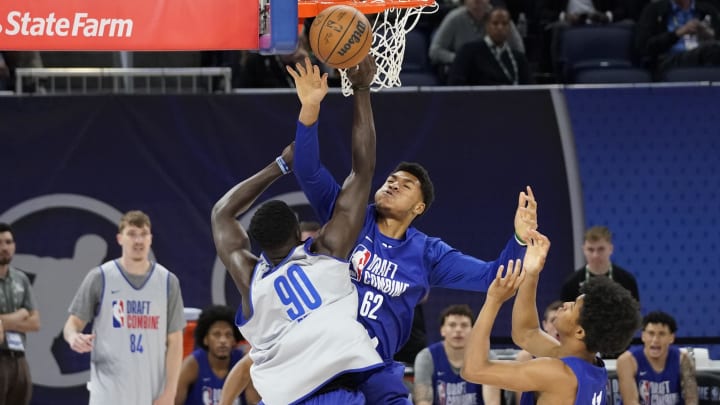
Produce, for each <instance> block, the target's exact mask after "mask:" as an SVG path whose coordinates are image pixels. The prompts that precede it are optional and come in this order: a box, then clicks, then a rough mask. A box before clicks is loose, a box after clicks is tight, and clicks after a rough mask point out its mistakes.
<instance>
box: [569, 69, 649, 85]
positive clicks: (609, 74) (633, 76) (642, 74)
mask: <svg viewBox="0 0 720 405" xmlns="http://www.w3.org/2000/svg"><path fill="white" fill-rule="evenodd" d="M574 82H575V83H585V84H603V83H608V84H609V83H649V82H652V76H651V75H650V72H648V71H647V70H645V69H641V68H635V67H624V66H623V67H618V66H614V67H595V68H589V69H581V70H578V71H577V72H576V73H575V80H574Z"/></svg>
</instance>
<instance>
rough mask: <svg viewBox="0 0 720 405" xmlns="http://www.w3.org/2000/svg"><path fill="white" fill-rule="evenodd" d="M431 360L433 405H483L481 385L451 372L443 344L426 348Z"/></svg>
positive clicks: (439, 343)
mask: <svg viewBox="0 0 720 405" xmlns="http://www.w3.org/2000/svg"><path fill="white" fill-rule="evenodd" d="M428 349H429V350H430V355H432V359H433V374H432V387H433V404H434V405H450V404H455V405H484V404H485V403H484V402H483V399H482V385H479V384H473V383H470V382H467V381H465V380H463V379H462V377H460V375H459V374H457V373H456V372H455V370H453V368H452V366H451V365H450V362H449V361H448V358H447V354H446V353H445V348H444V347H443V342H438V343H433V344H431V345H430V346H428Z"/></svg>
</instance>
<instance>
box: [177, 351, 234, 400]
mask: <svg viewBox="0 0 720 405" xmlns="http://www.w3.org/2000/svg"><path fill="white" fill-rule="evenodd" d="M192 355H193V357H194V358H195V361H197V363H198V378H197V380H195V383H194V384H193V385H191V386H190V391H189V392H188V396H187V399H186V400H185V405H217V404H219V403H220V392H221V391H222V387H223V384H224V383H225V378H218V376H217V375H215V373H214V372H213V370H212V368H211V367H210V361H209V360H208V353H207V352H206V351H205V350H203V349H197V350H195V351H194V352H193V353H192ZM242 356H243V352H242V351H241V350H239V349H234V350H233V351H232V352H231V353H230V367H229V368H228V372H230V369H232V368H233V366H234V365H235V364H236V363H237V362H238V361H240V359H241V358H242ZM233 404H240V405H245V404H246V402H245V396H244V395H241V396H240V400H239V401H236V402H233Z"/></svg>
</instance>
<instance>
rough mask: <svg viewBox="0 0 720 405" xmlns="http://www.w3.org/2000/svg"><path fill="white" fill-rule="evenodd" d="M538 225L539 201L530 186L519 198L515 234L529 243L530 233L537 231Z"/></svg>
mask: <svg viewBox="0 0 720 405" xmlns="http://www.w3.org/2000/svg"><path fill="white" fill-rule="evenodd" d="M537 227H538V223H537V201H535V195H534V194H533V192H532V189H531V188H530V186H527V189H526V191H521V192H520V195H519V196H518V207H517V211H515V234H516V235H517V236H518V237H519V238H520V239H522V241H523V242H525V243H527V242H528V239H530V234H529V231H531V230H535V229H537Z"/></svg>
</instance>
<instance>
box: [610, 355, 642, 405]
mask: <svg viewBox="0 0 720 405" xmlns="http://www.w3.org/2000/svg"><path fill="white" fill-rule="evenodd" d="M616 364H617V365H616V372H617V377H618V383H619V384H620V396H621V397H622V400H623V404H626V405H640V403H639V402H638V398H639V396H638V390H637V381H635V374H636V373H637V361H635V356H633V355H632V353H630V352H629V351H625V352H624V353H623V354H621V355H620V357H618V359H617V363H616Z"/></svg>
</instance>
